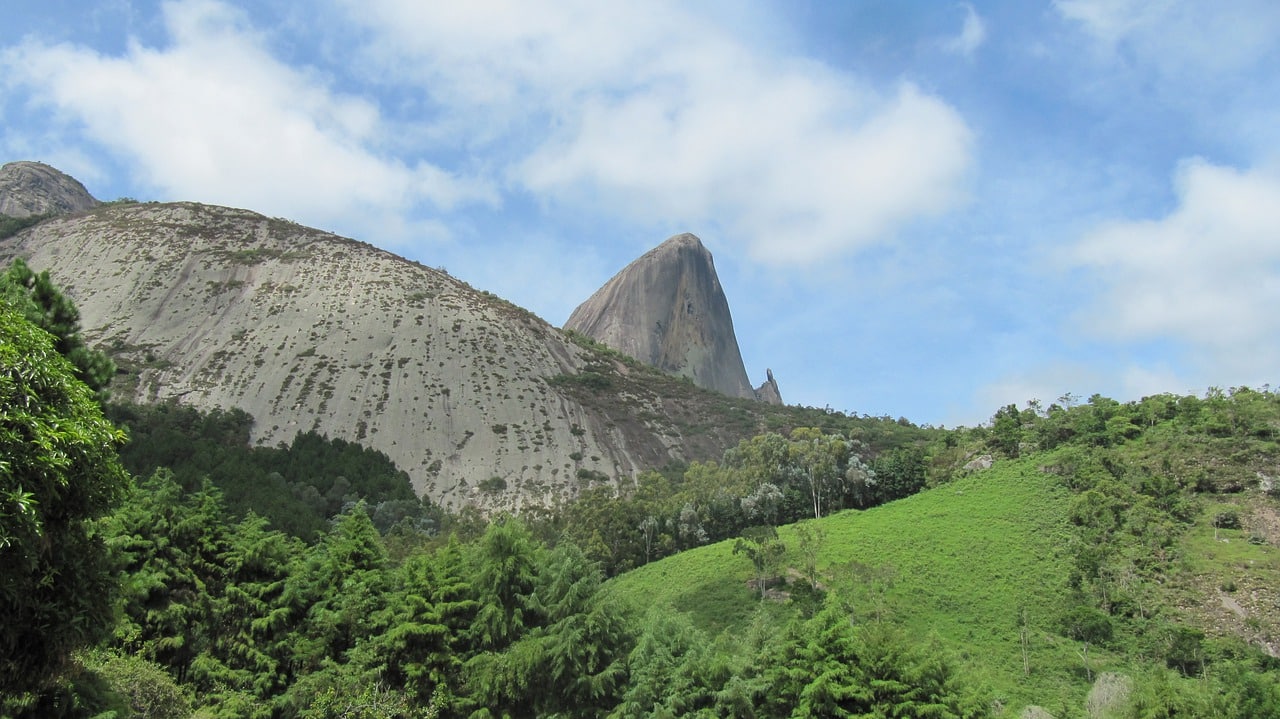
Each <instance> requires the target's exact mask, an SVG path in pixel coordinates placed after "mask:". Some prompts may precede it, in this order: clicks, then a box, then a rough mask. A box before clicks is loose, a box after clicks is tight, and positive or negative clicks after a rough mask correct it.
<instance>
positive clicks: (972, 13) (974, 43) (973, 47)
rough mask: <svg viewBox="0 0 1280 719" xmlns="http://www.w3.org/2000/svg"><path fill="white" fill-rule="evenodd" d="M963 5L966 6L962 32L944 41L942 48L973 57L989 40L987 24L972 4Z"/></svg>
mask: <svg viewBox="0 0 1280 719" xmlns="http://www.w3.org/2000/svg"><path fill="white" fill-rule="evenodd" d="M962 7H963V8H964V25H963V26H962V27H961V28H960V34H959V35H957V36H955V37H953V38H951V39H950V40H947V41H946V42H944V43H943V44H942V49H944V50H946V51H947V52H954V53H956V54H959V55H963V56H965V57H972V56H973V53H975V52H976V51H977V50H978V48H979V47H982V43H984V42H986V40H987V25H986V23H984V22H983V21H982V17H981V16H979V15H978V11H977V10H974V9H973V6H972V5H970V4H969V3H964V5H962Z"/></svg>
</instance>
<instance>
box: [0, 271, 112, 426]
mask: <svg viewBox="0 0 1280 719" xmlns="http://www.w3.org/2000/svg"><path fill="white" fill-rule="evenodd" d="M0 295H3V296H4V298H5V299H6V300H8V301H9V302H10V303H11V304H12V305H13V306H14V307H15V308H17V309H19V310H20V311H21V312H22V313H23V314H24V315H26V318H27V321H29V322H31V323H32V324H34V325H35V326H37V327H39V328H40V329H42V330H44V331H45V332H48V333H49V334H51V335H53V337H54V348H55V349H56V350H57V351H58V352H59V353H60V354H62V356H64V357H66V358H67V359H68V360H70V361H71V364H72V366H73V367H74V368H75V369H74V371H75V376H76V378H77V379H79V380H80V381H81V382H84V383H85V384H86V385H88V386H89V389H92V390H93V391H94V392H96V393H98V399H99V401H101V400H105V399H106V398H107V385H108V384H109V383H110V382H111V378H112V377H113V376H115V373H116V366H115V363H113V362H112V361H111V360H110V358H108V357H107V356H106V355H105V354H103V353H102V352H98V351H96V350H92V349H89V346H88V345H86V344H85V341H84V338H83V337H81V336H80V310H78V309H76V306H75V304H74V303H72V302H71V300H70V299H68V298H67V296H66V295H64V294H63V293H62V291H61V290H59V289H58V287H57V286H56V285H54V284H53V280H51V279H49V272H48V270H45V271H44V272H41V273H39V274H36V273H35V272H34V271H33V270H32V269H31V268H30V267H28V266H27V263H26V262H23V260H22V258H17V259H15V260H14V261H13V264H12V265H10V266H9V271H8V272H6V273H5V274H4V275H3V276H0Z"/></svg>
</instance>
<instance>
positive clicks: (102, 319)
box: [0, 203, 781, 510]
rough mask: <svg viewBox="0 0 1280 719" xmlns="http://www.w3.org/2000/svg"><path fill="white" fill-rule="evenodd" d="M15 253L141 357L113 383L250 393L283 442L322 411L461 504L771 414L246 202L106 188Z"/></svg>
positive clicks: (216, 402) (536, 488)
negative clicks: (219, 203)
mask: <svg viewBox="0 0 1280 719" xmlns="http://www.w3.org/2000/svg"><path fill="white" fill-rule="evenodd" d="M694 242H696V240H695V241H694ZM15 256H22V257H24V258H26V259H27V261H28V262H29V264H30V265H31V266H32V267H33V268H35V269H37V270H39V269H48V270H49V271H50V274H51V275H52V276H53V278H54V280H55V281H56V282H58V283H59V284H61V285H62V286H63V287H65V288H66V290H67V292H68V294H69V295H70V296H71V298H72V299H73V300H74V301H75V302H76V303H77V305H78V306H79V308H80V311H81V317H82V324H83V326H84V330H85V335H86V337H87V338H88V339H89V340H90V341H93V342H96V343H97V344H98V345H99V346H101V347H103V348H104V349H106V350H108V351H109V352H110V353H111V354H112V355H113V357H114V358H115V359H116V361H117V363H118V364H119V365H120V366H121V367H122V369H123V370H124V373H123V374H122V375H121V377H120V378H118V382H117V387H116V388H115V390H114V391H115V396H116V397H118V398H123V399H133V400H136V401H140V402H156V401H165V400H170V399H172V400H176V401H180V402H182V403H186V404H191V405H194V406H198V407H204V408H212V407H224V408H229V407H240V408H242V409H244V410H246V411H248V412H249V413H250V414H251V415H252V416H253V417H254V419H255V423H256V424H255V429H254V439H255V441H257V442H258V443H261V444H266V445H275V444H276V443H279V442H287V441H289V440H291V439H292V438H293V437H294V435H295V434H296V433H297V432H299V431H307V430H314V431H317V432H320V433H323V434H326V435H328V436H331V437H341V438H344V439H348V440H353V441H358V442H360V443H362V444H364V445H366V446H370V447H373V448H375V449H378V450H380V451H382V452H385V453H386V454H387V455H389V456H390V457H391V458H392V459H393V460H394V461H395V462H396V463H397V464H398V465H399V466H400V467H401V468H402V469H404V470H405V471H406V472H408V473H409V475H410V476H411V477H412V479H413V481H414V484H415V487H416V488H417V490H418V491H419V492H420V493H424V494H426V495H428V496H430V497H432V498H433V499H435V500H436V501H439V502H441V503H443V504H446V505H449V506H455V507H456V506H460V505H465V504H476V505H478V506H480V507H482V508H486V509H490V510H493V509H518V508H520V507H521V506H525V505H529V504H541V505H545V504H551V503H554V502H556V501H558V500H560V499H563V498H565V497H568V496H572V495H574V494H575V493H576V492H577V491H578V490H579V489H580V488H581V487H583V486H586V485H587V484H589V483H592V482H615V483H618V484H623V485H625V484H626V483H628V482H629V481H630V480H631V479H632V478H633V477H634V475H635V474H636V473H637V472H639V471H641V470H644V469H649V468H654V467H659V466H662V465H663V464H665V463H667V462H670V461H672V460H692V459H704V458H709V457H718V456H719V454H720V453H721V452H722V451H723V450H724V449H725V448H727V447H729V446H732V445H733V444H735V443H736V442H737V441H738V440H740V439H742V438H743V437H745V436H749V435H750V434H752V433H754V432H755V431H758V429H759V428H760V427H761V426H763V423H764V420H763V416H762V414H761V412H763V410H764V408H765V406H764V405H759V404H758V403H754V402H749V403H743V404H746V405H753V406H759V407H760V410H754V409H743V408H742V407H741V406H738V405H736V404H733V405H731V404H728V402H729V400H728V399H727V398H719V399H717V398H718V397H719V396H718V395H715V394H713V393H710V392H704V391H701V390H698V389H696V388H692V387H688V386H687V385H684V384H683V383H682V382H679V381H678V380H674V379H672V378H670V377H669V376H667V375H664V374H662V373H659V372H657V371H654V370H651V369H649V368H646V367H643V366H641V365H639V364H638V363H632V362H631V361H630V360H628V359H627V358H623V357H620V356H617V355H612V354H610V353H609V352H607V351H606V350H604V349H602V348H599V347H597V346H593V345H592V344H591V343H589V342H587V341H585V340H577V339H575V338H574V337H572V336H570V335H569V334H566V333H564V332H562V331H560V330H558V329H556V328H554V327H552V326H550V325H549V324H547V323H546V322H544V321H542V320H541V319H539V318H538V317H536V316H534V315H532V314H531V313H529V312H527V311H525V310H522V309H520V308H518V307H515V306H514V305H511V304H510V303H508V302H505V301H503V300H501V299H499V298H497V297H495V296H493V295H491V294H489V293H484V292H479V291H476V290H474V289H472V288H471V287H469V286H468V285H466V284H465V283H462V282H460V281H458V280H456V279H454V278H452V277H450V276H449V275H447V274H445V273H443V272H440V271H436V270H433V269H430V268H427V267H424V266H422V265H420V264H417V263H414V262H410V261H407V260H405V259H403V258H400V257H397V256H395V255H393V254H391V253H388V252H385V251H382V250H379V249H377V248H374V247H372V246H370V245H366V244H363V243H360V242H356V241H353V240H348V239H344V238H340V237H337V236H334V235H331V234H328V233H324V232H321V231H318V230H313V229H310V228H306V227H303V226H300V225H297V224H294V223H291V222H287V221H284V220H279V219H271V218H267V217H263V216H262V215H259V214H256V213H253V212H249V211H245V210H236V209H230V208H225V207H213V206H206V205H200V204H194V203H173V204H122V205H110V206H103V207H100V208H98V209H96V210H93V211H90V212H85V213H79V214H75V215H67V216H61V217H55V218H52V219H48V220H45V221H43V222H41V223H39V224H37V225H35V226H33V227H30V228H27V229H25V230H22V231H21V232H18V233H17V234H15V235H13V236H12V237H9V238H6V239H3V240H0V261H3V262H5V263H8V262H9V260H10V259H11V258H13V257H15ZM697 301H698V302H702V301H703V300H702V299H701V298H699V299H698V300H697ZM721 301H723V300H721ZM735 349H736V348H735ZM735 356H736V352H735ZM738 369H739V372H740V371H741V360H738ZM700 371H701V370H700ZM733 380H734V381H735V382H745V378H742V377H735V378H733ZM733 386H734V387H737V386H738V385H736V384H735V385H733ZM748 390H749V388H748ZM778 409H781V408H778ZM716 413H720V414H721V415H722V416H732V417H734V418H735V421H734V422H732V423H727V422H726V423H720V422H717V421H716V420H715V414H716ZM708 425H710V427H711V429H710V430H709V431H708V429H707V428H708ZM695 426H696V427H697V430H696V431H689V430H688V428H690V427H695Z"/></svg>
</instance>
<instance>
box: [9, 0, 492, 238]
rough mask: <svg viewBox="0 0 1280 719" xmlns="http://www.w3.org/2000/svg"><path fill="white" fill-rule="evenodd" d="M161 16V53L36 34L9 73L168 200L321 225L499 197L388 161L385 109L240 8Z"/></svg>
mask: <svg viewBox="0 0 1280 719" xmlns="http://www.w3.org/2000/svg"><path fill="white" fill-rule="evenodd" d="M164 18H165V25H166V28H167V31H168V35H169V38H170V44H169V46H167V47H165V48H162V49H157V48H149V47H144V46H142V45H140V44H138V43H137V42H133V43H131V44H130V46H129V48H128V50H127V51H126V52H125V53H124V54H123V55H122V56H120V57H110V56H104V55H100V54H98V53H96V52H94V51H93V50H90V49H86V48H82V47H78V46H72V45H55V46H48V45H45V44H42V43H40V42H38V41H35V40H28V41H27V42H25V43H24V44H21V45H19V46H16V47H13V48H10V49H9V50H8V51H6V52H5V53H4V54H3V55H2V56H0V67H3V69H4V73H5V74H6V75H7V76H8V79H7V82H8V83H9V84H10V85H17V86H22V87H24V88H26V89H27V90H28V91H29V92H30V93H31V95H32V96H33V97H34V98H35V101H36V102H37V103H39V104H43V105H47V106H50V107H51V108H53V109H54V110H55V111H56V113H57V116H58V117H59V119H61V120H62V121H65V122H66V123H68V124H69V125H79V126H82V128H83V131H84V132H85V133H86V134H87V135H88V136H89V137H91V138H92V139H93V140H95V141H96V142H98V143H101V144H102V145H103V146H104V147H106V148H108V149H109V150H110V151H111V152H113V153H115V154H117V155H118V156H119V157H121V158H122V159H124V160H125V161H126V162H128V163H130V164H133V165H135V166H136V168H137V171H138V174H139V178H138V179H139V180H141V181H142V182H144V183H146V184H149V185H151V186H153V187H156V188H158V189H159V190H160V191H162V192H163V193H165V194H167V195H169V196H172V197H177V198H181V199H191V198H195V199H200V200H203V201H209V202H217V203H221V204H230V205H239V206H247V207H252V208H254V209H256V210H260V211H263V212H267V213H269V214H276V215H286V216H289V217H292V218H296V219H300V220H303V221H306V222H309V223H311V224H321V225H332V224H333V223H347V224H350V222H351V218H352V216H353V215H359V214H361V213H366V214H367V213H372V214H375V215H376V214H377V213H387V212H392V213H394V212H401V211H404V210H406V209H407V208H409V207H410V206H412V205H413V204H414V203H418V202H423V201H426V202H429V203H431V204H433V205H435V206H436V207H437V208H440V209H444V210H447V209H449V208H452V207H454V206H456V205H458V204H459V203H463V202H469V201H477V200H479V201H494V195H493V191H492V190H491V189H489V188H488V187H486V186H485V185H484V184H483V183H481V182H477V181H474V180H470V179H467V178H461V177H458V176H455V175H453V174H451V173H449V172H447V171H445V170H442V169H440V168H438V167H435V166H433V165H431V164H428V163H425V162H419V163H416V164H406V163H404V162H401V161H399V160H395V159H389V158H386V157H382V156H380V155H379V154H378V152H377V148H378V146H379V144H380V143H381V140H382V137H381V133H383V132H384V129H383V126H382V121H381V118H380V115H379V111H378V109H377V107H375V106H374V105H373V104H371V103H370V102H368V101H366V100H363V99H360V98H356V97H350V96H344V95H341V94H337V93H334V92H332V91H330V90H329V89H328V88H327V87H326V86H325V82H324V81H323V80H322V79H321V78H318V77H316V76H314V75H313V74H310V73H308V72H306V71H302V70H298V69H294V68H291V67H289V66H287V65H285V64H283V63H281V62H280V61H278V60H277V59H275V58H274V57H272V56H271V55H270V54H269V53H268V52H267V50H266V49H265V46H264V42H263V40H262V38H261V37H259V36H258V35H256V34H255V33H254V32H253V31H252V30H250V29H248V28H247V26H246V21H245V19H244V17H243V16H242V15H241V13H240V12H239V11H238V10H235V9H233V8H231V7H229V6H227V5H225V4H222V3H220V2H216V1H214V0H192V1H189V2H177V3H170V4H166V5H165V6H164Z"/></svg>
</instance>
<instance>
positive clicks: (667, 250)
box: [565, 233, 781, 402]
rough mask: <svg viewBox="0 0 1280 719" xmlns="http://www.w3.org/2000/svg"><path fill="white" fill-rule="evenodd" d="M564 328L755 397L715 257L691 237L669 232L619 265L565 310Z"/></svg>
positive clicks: (740, 394) (705, 383)
mask: <svg viewBox="0 0 1280 719" xmlns="http://www.w3.org/2000/svg"><path fill="white" fill-rule="evenodd" d="M565 329H570V330H574V331H577V332H581V333H582V334H584V335H587V336H588V337H591V338H592V339H595V340H597V341H599V342H603V343H604V344H606V345H609V346H610V347H613V348H614V349H616V350H619V351H620V352H624V353H626V354H628V355H630V356H632V357H635V358H636V359H638V360H640V361H641V362H645V363H647V364H650V365H653V366H654V367H657V368H659V369H662V370H665V371H667V372H672V373H674V374H677V375H680V376H683V377H688V378H690V379H691V380H693V383H694V384H696V385H698V386H699V387H704V388H707V389H712V390H716V391H718V392H723V393H724V394H727V395H730V396H733V397H745V398H748V399H754V398H757V393H756V390H755V389H754V388H753V387H752V386H751V383H750V382H749V381H748V380H747V372H746V368H745V367H744V366H743V363H742V354H741V352H740V351H739V349H738V339H737V336H736V335H735V334H734V332H733V317H732V316H731V315H730V313H729V302H728V300H727V299H725V295H724V290H723V289H721V287H720V280H719V278H718V277H716V269H715V263H714V261H713V260H712V258H711V253H710V252H709V251H708V250H707V248H706V247H703V245H702V241H701V240H699V239H698V238H697V237H696V236H694V235H691V234H688V233H685V234H681V235H676V236H674V237H671V238H670V239H668V240H667V241H665V242H663V243H662V244H661V245H658V246H657V247H655V248H654V249H652V250H650V251H649V252H647V253H645V254H644V255H642V256H641V257H640V258H639V259H637V260H635V261H634V262H632V263H631V264H629V265H627V266H626V267H625V268H623V269H622V271H621V272H619V273H618V274H616V275H614V276H613V278H612V279H610V280H609V281H608V282H606V283H605V284H604V286H603V287H601V288H600V289H599V290H597V291H596V293H595V294H593V295H592V296H591V297H590V298H589V299H587V301H586V302H583V303H582V304H581V305H579V306H578V308H577V309H576V310H574V311H573V314H572V315H570V316H569V321H568V322H566V323H565ZM775 388H776V385H775ZM780 401H781V398H780V397H779V402H780Z"/></svg>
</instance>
